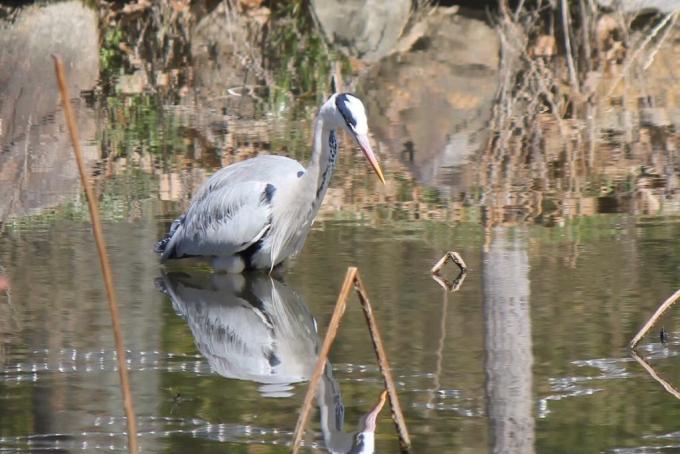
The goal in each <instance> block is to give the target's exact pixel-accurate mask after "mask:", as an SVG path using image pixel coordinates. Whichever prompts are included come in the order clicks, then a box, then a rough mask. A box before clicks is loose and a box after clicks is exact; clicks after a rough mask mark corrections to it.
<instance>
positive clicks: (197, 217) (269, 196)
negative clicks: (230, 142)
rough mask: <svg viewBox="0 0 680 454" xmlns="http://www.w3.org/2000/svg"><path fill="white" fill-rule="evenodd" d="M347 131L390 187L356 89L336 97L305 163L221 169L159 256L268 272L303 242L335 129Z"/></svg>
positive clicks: (325, 178)
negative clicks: (208, 260)
mask: <svg viewBox="0 0 680 454" xmlns="http://www.w3.org/2000/svg"><path fill="white" fill-rule="evenodd" d="M339 129H344V130H346V131H347V132H348V133H349V135H350V136H351V137H353V138H354V140H355V142H356V143H357V145H358V146H359V148H361V150H362V151H363V153H364V155H365V157H366V159H367V160H368V163H369V164H370V165H371V167H373V170H374V171H375V173H376V174H377V176H378V178H379V179H380V181H381V182H382V183H383V184H384V183H385V178H384V177H383V173H382V170H381V169H380V165H379V164H378V160H377V159H376V157H375V155H374V154H373V150H372V149H371V145H370V144H369V140H368V121H367V119H366V110H365V108H364V105H363V104H362V102H361V101H360V100H359V98H357V97H356V96H354V95H352V94H350V93H338V94H334V95H332V96H331V97H330V98H329V99H328V100H327V101H326V102H325V103H324V104H323V105H322V106H321V109H320V110H319V113H318V115H317V117H316V122H315V125H314V136H313V142H312V156H311V159H310V161H309V164H308V165H307V167H306V168H305V167H303V166H302V165H301V164H300V163H299V162H297V161H295V160H293V159H290V158H287V157H284V156H275V155H264V156H257V157H255V158H251V159H247V160H245V161H241V162H238V163H236V164H232V165H230V166H227V167H224V168H223V169H221V170H219V171H217V172H216V173H215V174H214V175H213V176H212V177H210V178H209V179H208V180H207V181H206V182H205V183H204V184H203V185H202V186H201V188H200V189H199V190H198V192H197V193H196V196H195V197H194V199H193V200H192V202H191V204H190V206H189V209H188V210H187V211H186V213H185V214H184V215H182V216H180V217H179V218H178V219H176V220H175V221H174V222H173V223H172V225H171V227H170V231H169V232H168V233H167V234H166V235H165V237H164V238H163V239H162V240H160V241H159V242H158V243H157V244H156V247H155V251H156V252H158V253H161V261H162V262H165V261H166V260H169V259H176V258H182V257H192V256H199V257H208V258H212V265H213V267H214V268H215V269H216V270H221V271H226V272H228V273H240V272H242V271H243V270H244V269H269V270H270V271H271V270H272V269H273V268H274V267H275V266H276V265H279V264H280V263H281V262H283V261H284V260H285V259H287V258H288V257H290V256H293V255H295V254H297V253H298V252H299V251H300V250H301V249H302V246H303V245H304V242H305V239H306V238H307V234H308V233H309V230H310V229H311V226H312V223H313V221H314V218H315V217H316V213H317V212H318V210H319V207H320V206H321V202H322V201H323V198H324V195H325V194H326V190H327V189H328V184H329V182H330V179H331V175H332V174H333V170H334V168H335V164H336V161H337V158H338V140H337V131H338V130H339Z"/></svg>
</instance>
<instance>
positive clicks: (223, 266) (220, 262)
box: [212, 255, 246, 274]
mask: <svg viewBox="0 0 680 454" xmlns="http://www.w3.org/2000/svg"><path fill="white" fill-rule="evenodd" d="M212 266H213V268H214V269H215V271H217V272H224V273H228V274H239V273H242V272H243V270H244V269H245V267H246V264H245V262H244V261H243V259H242V258H241V257H239V256H238V255H231V256H229V257H215V258H213V263H212Z"/></svg>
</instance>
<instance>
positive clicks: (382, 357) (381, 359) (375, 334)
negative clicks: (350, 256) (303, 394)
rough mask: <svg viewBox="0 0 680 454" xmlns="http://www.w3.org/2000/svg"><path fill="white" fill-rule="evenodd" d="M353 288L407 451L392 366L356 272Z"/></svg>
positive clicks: (407, 441) (409, 439)
mask: <svg viewBox="0 0 680 454" xmlns="http://www.w3.org/2000/svg"><path fill="white" fill-rule="evenodd" d="M354 289H355V290H356V291H357V295H358V296H359V302H360V303H361V308H362V309H363V310H364V317H366V323H367V324H368V331H369V333H370V334H371V340H372V341H373V351H375V355H376V357H377V359H378V366H379V367H380V373H381V374H382V376H383V380H384V382H385V388H386V389H387V395H388V396H389V398H390V407H391V409H392V420H393V421H394V424H395V426H396V429H397V433H398V434H399V445H400V447H401V450H402V452H405V451H406V452H407V451H408V450H409V448H410V447H411V437H409V434H408V429H407V428H406V421H405V420H404V414H403V413H402V411H401V405H400V404H399V396H398V395H397V387H396V386H395V384H394V377H392V368H391V367H390V363H389V361H388V360H387V353H385V347H384V346H383V343H382V337H381V336H380V330H379V329H378V322H376V320H375V317H374V315H373V308H372V307H371V302H370V301H369V299H368V295H367V294H366V291H365V289H364V284H363V283H362V282H361V277H360V276H359V273H356V277H355V278H354Z"/></svg>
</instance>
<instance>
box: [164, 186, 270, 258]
mask: <svg viewBox="0 0 680 454" xmlns="http://www.w3.org/2000/svg"><path fill="white" fill-rule="evenodd" d="M215 176H217V174H215V175H214V176H213V178H214V177H215ZM223 176H224V175H223ZM213 178H211V179H210V180H208V181H207V182H206V184H205V185H204V186H203V187H202V188H201V190H200V191H199V193H198V194H197V195H196V198H195V199H194V201H193V202H192V204H191V207H189V210H188V211H187V213H186V215H185V217H184V219H183V220H182V221H181V225H179V226H178V227H177V229H176V231H175V232H174V234H173V235H172V238H171V239H170V241H169V243H168V245H167V247H166V249H165V251H164V252H163V256H162V257H161V259H162V260H165V259H170V258H179V257H184V256H192V255H199V256H213V255H218V256H228V255H234V254H237V253H239V252H241V251H243V250H245V249H247V248H248V247H249V246H250V245H252V244H254V243H255V242H257V241H258V240H259V239H260V238H262V236H263V235H264V234H265V233H266V232H267V230H269V228H270V225H271V211H272V207H271V201H272V197H273V196H274V193H275V192H276V187H275V186H274V185H273V184H271V183H267V182H263V181H238V180H237V181H229V184H224V183H223V181H222V179H218V180H216V181H212V180H213Z"/></svg>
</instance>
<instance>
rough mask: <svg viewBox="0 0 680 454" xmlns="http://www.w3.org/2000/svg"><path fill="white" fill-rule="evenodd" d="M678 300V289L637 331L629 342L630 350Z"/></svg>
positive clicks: (679, 291) (679, 292) (679, 295)
mask: <svg viewBox="0 0 680 454" xmlns="http://www.w3.org/2000/svg"><path fill="white" fill-rule="evenodd" d="M678 298H680V289H679V290H676V292H675V293H673V294H672V295H671V296H670V297H669V298H668V299H667V300H666V301H664V302H663V304H661V306H659V308H658V309H657V310H656V312H654V315H652V316H651V317H650V318H649V320H647V323H645V324H644V326H643V327H642V328H641V329H640V331H638V333H637V334H636V335H635V337H634V338H633V340H632V341H630V348H632V349H634V348H635V347H637V344H639V343H640V340H641V339H642V338H643V337H644V335H645V334H647V332H648V331H649V330H650V329H652V328H653V327H654V325H656V322H658V321H659V318H661V316H662V315H663V314H664V313H665V312H666V311H667V310H668V309H669V308H670V307H671V306H672V305H673V304H674V303H675V302H676V301H677V300H678Z"/></svg>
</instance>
